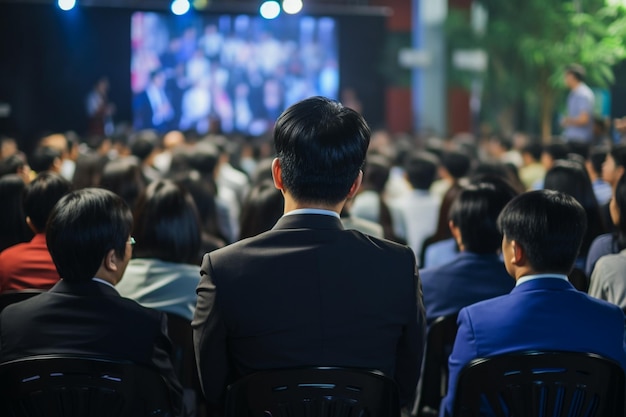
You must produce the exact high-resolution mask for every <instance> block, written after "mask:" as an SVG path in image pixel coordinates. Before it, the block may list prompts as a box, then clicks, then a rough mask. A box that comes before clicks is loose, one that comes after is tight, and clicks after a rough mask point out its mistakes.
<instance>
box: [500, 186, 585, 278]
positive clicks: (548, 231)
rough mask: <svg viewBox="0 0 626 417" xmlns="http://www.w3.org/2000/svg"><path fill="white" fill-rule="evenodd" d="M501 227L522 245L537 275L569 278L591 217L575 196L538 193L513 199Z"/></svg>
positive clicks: (505, 209)
mask: <svg viewBox="0 0 626 417" xmlns="http://www.w3.org/2000/svg"><path fill="white" fill-rule="evenodd" d="M498 228H499V229H500V232H501V233H502V234H503V235H504V237H505V238H506V239H508V240H514V241H516V242H517V243H518V244H519V245H521V247H522V248H523V249H524V252H525V254H526V257H527V258H528V262H529V264H530V265H531V266H532V267H533V269H534V270H535V272H537V273H559V274H566V275H567V274H569V273H570V272H571V270H572V267H573V266H574V261H575V260H576V257H577V256H578V252H579V250H580V246H581V243H582V240H583V236H584V235H585V231H586V229H587V217H586V215H585V210H584V209H583V207H582V206H581V205H580V203H578V202H577V201H576V199H575V198H574V197H572V196H570V195H568V194H565V193H562V192H559V191H553V190H537V191H529V192H526V193H523V194H521V195H519V196H517V197H515V198H514V199H513V200H511V201H510V202H509V203H508V204H507V205H506V207H504V209H503V210H502V212H501V213H500V216H499V217H498Z"/></svg>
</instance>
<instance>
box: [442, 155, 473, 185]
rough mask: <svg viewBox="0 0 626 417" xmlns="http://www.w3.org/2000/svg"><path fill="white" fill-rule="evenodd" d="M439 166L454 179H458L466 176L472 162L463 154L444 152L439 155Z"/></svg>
mask: <svg viewBox="0 0 626 417" xmlns="http://www.w3.org/2000/svg"><path fill="white" fill-rule="evenodd" d="M441 165H443V167H444V168H445V169H447V170H448V172H449V173H450V175H452V176H453V177H454V178H455V179H459V178H462V177H464V176H466V175H467V173H468V172H469V170H470V168H471V166H472V160H471V159H470V157H469V156H468V155H467V154H465V153H463V152H459V151H446V152H444V153H443V154H442V155H441Z"/></svg>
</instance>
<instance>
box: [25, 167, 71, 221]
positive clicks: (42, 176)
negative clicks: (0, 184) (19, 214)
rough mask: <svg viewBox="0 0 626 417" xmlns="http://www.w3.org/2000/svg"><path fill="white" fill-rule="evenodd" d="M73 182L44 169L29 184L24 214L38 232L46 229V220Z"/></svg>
mask: <svg viewBox="0 0 626 417" xmlns="http://www.w3.org/2000/svg"><path fill="white" fill-rule="evenodd" d="M71 189H72V184H71V183H70V182H69V181H68V180H66V179H65V178H63V177H62V176H61V175H59V174H56V173H54V172H50V171H43V172H40V173H39V174H37V177H35V179H34V180H33V181H32V182H31V183H30V184H28V186H27V187H26V191H25V192H24V214H25V215H26V216H27V217H29V218H30V222H31V224H32V225H33V227H34V228H35V229H36V231H37V232H38V233H41V232H43V231H44V230H46V222H47V221H48V217H49V216H50V212H51V211H52V208H53V207H54V205H55V204H56V203H57V201H59V200H60V199H61V197H63V196H64V195H65V194H67V193H69V192H70V191H71Z"/></svg>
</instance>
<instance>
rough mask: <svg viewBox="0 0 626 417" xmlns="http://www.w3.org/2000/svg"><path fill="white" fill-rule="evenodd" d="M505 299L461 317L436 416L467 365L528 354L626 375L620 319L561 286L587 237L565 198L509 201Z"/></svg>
mask: <svg viewBox="0 0 626 417" xmlns="http://www.w3.org/2000/svg"><path fill="white" fill-rule="evenodd" d="M498 226H499V228H500V231H501V232H502V234H503V235H504V238H503V240H502V254H503V257H504V263H505V265H506V269H507V271H508V272H509V274H511V276H513V278H515V280H516V281H517V283H516V286H515V288H514V289H513V290H512V291H511V293H510V294H507V295H503V296H501V297H496V298H492V299H490V300H486V301H482V302H480V303H476V304H473V305H471V306H469V307H466V308H464V309H462V310H461V311H460V313H459V319H458V324H459V330H458V333H457V336H456V340H455V343H454V348H453V349H452V354H451V355H450V359H449V369H450V379H449V385H448V394H447V395H446V397H445V398H444V399H443V403H442V407H441V409H440V410H441V412H440V415H442V416H450V415H452V408H453V404H454V396H455V390H456V383H457V378H458V375H459V372H460V371H461V369H462V368H463V367H464V366H465V365H466V364H467V363H469V362H470V361H471V360H472V359H475V358H479V357H486V356H493V355H498V354H502V353H508V352H520V351H526V350H539V351H542V350H543V351H545V350H557V351H559V350H562V351H573V352H591V353H596V354H599V355H602V356H605V357H607V358H609V359H613V360H615V361H617V362H619V363H620V364H621V365H622V367H623V368H624V369H626V353H625V352H624V313H623V312H622V311H621V310H620V308H619V307H618V306H615V305H612V304H609V303H607V302H605V301H602V300H597V299H594V298H592V297H590V296H588V295H587V294H585V293H583V292H580V291H577V290H576V289H575V288H574V287H573V286H572V285H571V284H570V283H569V282H568V280H567V274H568V273H569V272H570V271H571V269H572V267H573V265H574V261H575V260H576V256H577V255H578V251H579V249H580V245H581V242H582V239H583V236H584V234H585V229H586V215H585V210H584V209H583V208H582V206H581V205H580V204H579V203H578V202H577V201H576V200H575V199H574V198H573V197H571V196H569V195H567V194H563V193H559V192H557V191H549V190H541V191H532V192H527V193H524V194H521V195H520V196H518V197H516V198H514V199H513V200H511V202H510V203H509V204H508V205H507V206H506V207H505V208H504V210H503V211H502V213H501V214H500V216H499V218H498Z"/></svg>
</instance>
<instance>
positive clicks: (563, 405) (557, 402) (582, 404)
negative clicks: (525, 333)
mask: <svg viewBox="0 0 626 417" xmlns="http://www.w3.org/2000/svg"><path fill="white" fill-rule="evenodd" d="M481 408H482V412H481ZM483 415H493V416H498V417H500V416H546V417H547V416H550V417H558V416H568V417H576V416H585V417H593V416H598V417H608V416H623V415H624V371H623V370H622V368H621V366H620V365H619V364H618V363H616V362H614V361H612V360H610V359H606V358H604V357H602V356H599V355H596V354H592V353H580V352H521V353H507V354H502V355H497V356H493V357H489V358H480V359H475V360H473V361H472V362H470V363H469V364H468V365H466V366H465V368H464V369H463V370H462V371H461V373H460V374H459V380H458V382H457V392H456V398H455V403H454V416H455V417H460V416H483Z"/></svg>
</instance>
